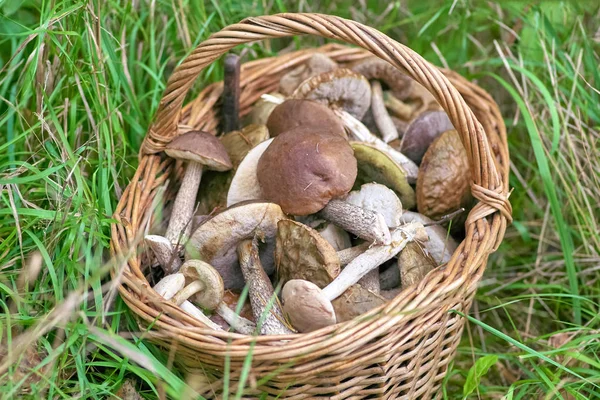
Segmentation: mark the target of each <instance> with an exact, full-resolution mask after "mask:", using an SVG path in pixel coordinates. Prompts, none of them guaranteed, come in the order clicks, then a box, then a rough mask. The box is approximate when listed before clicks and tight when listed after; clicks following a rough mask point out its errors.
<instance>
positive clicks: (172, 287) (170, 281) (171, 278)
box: [154, 273, 222, 331]
mask: <svg viewBox="0 0 600 400" xmlns="http://www.w3.org/2000/svg"><path fill="white" fill-rule="evenodd" d="M184 285H185V276H184V275H183V274H179V273H177V274H172V275H167V276H165V277H164V278H162V279H161V280H160V281H159V282H158V283H157V284H156V285H155V286H154V291H155V292H156V293H158V294H159V295H160V296H162V297H163V298H164V299H165V300H171V299H172V298H173V296H175V295H176V294H177V292H179V291H180V290H181V289H183V288H184ZM177 305H178V306H179V307H180V308H181V309H182V310H183V311H185V312H186V313H188V314H190V315H191V316H192V317H194V318H196V319H197V320H198V321H200V322H202V323H203V324H204V325H206V326H207V327H209V328H211V329H215V330H218V331H221V330H222V329H221V327H220V326H219V325H217V324H215V323H214V322H212V321H211V320H210V319H209V318H208V317H207V316H206V315H204V313H203V312H202V311H200V310H199V309H198V308H197V307H196V306H194V305H193V304H192V303H190V302H189V301H188V300H187V299H184V300H182V302H181V303H180V304H177Z"/></svg>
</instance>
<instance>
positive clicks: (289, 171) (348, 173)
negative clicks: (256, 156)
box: [257, 131, 389, 243]
mask: <svg viewBox="0 0 600 400" xmlns="http://www.w3.org/2000/svg"><path fill="white" fill-rule="evenodd" d="M257 176H258V182H259V184H260V187H261V189H262V196H263V197H264V198H266V199H268V200H270V201H273V202H275V203H277V204H279V205H280V206H281V208H282V209H283V211H284V212H286V213H288V214H292V215H308V214H313V213H315V212H317V211H319V210H322V211H321V216H322V217H323V218H325V219H327V220H329V221H331V222H333V223H334V224H336V225H338V226H340V227H341V228H343V229H344V230H346V231H349V232H351V233H354V234H355V235H357V236H359V237H361V238H363V239H365V240H370V241H372V242H378V243H389V230H388V229H387V227H386V226H385V222H384V221H383V217H381V216H380V215H377V214H376V213H373V212H370V211H367V210H362V209H360V208H359V207H356V206H353V205H351V204H348V203H345V202H343V201H339V200H335V198H336V197H339V196H343V195H345V194H346V193H348V191H350V188H351V187H352V185H353V184H354V180H355V178H356V159H355V158H354V155H353V151H352V147H350V145H349V144H348V142H347V141H346V140H344V139H343V138H341V137H339V136H337V135H331V134H327V133H319V132H305V133H303V134H301V135H298V134H296V133H294V132H293V131H288V132H286V133H283V134H281V135H279V136H277V137H276V138H275V139H273V142H272V143H271V145H270V146H269V147H268V149H267V150H266V151H265V152H264V153H263V155H262V157H261V158H260V160H259V162H258V168H257Z"/></svg>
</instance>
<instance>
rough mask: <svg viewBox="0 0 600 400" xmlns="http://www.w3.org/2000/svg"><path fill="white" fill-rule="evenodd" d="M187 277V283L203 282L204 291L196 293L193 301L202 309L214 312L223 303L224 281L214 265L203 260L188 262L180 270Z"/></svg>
mask: <svg viewBox="0 0 600 400" xmlns="http://www.w3.org/2000/svg"><path fill="white" fill-rule="evenodd" d="M180 272H181V273H182V274H183V276H185V283H186V285H189V284H190V283H192V282H194V281H201V282H202V283H203V284H204V289H203V290H201V291H200V292H198V293H196V294H195V295H194V297H193V300H194V301H195V302H196V303H197V304H199V305H200V306H201V307H202V308H206V309H208V310H214V309H215V308H217V306H218V305H219V303H221V302H222V301H223V291H224V290H225V289H224V287H223V279H222V278H221V275H220V274H219V272H218V271H217V270H216V269H214V268H213V266H212V265H210V264H208V263H206V262H204V261H201V260H188V261H186V262H185V263H184V264H183V265H182V266H181V269H180Z"/></svg>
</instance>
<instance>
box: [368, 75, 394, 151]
mask: <svg viewBox="0 0 600 400" xmlns="http://www.w3.org/2000/svg"><path fill="white" fill-rule="evenodd" d="M371 111H372V112H373V119H374V121H375V125H377V129H378V130H379V133H380V134H381V138H382V139H383V141H384V142H386V143H389V142H391V141H392V140H394V139H398V137H399V135H398V130H397V129H396V125H394V121H392V119H391V118H390V115H389V114H388V112H387V110H386V109H385V104H384V102H383V90H382V89H381V83H379V82H378V81H373V82H371Z"/></svg>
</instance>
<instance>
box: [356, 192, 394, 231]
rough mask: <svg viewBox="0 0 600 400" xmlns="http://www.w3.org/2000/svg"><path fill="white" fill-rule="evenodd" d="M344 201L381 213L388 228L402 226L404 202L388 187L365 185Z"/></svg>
mask: <svg viewBox="0 0 600 400" xmlns="http://www.w3.org/2000/svg"><path fill="white" fill-rule="evenodd" d="M344 201H345V202H347V203H350V204H354V205H355V206H359V207H362V208H364V209H366V210H371V211H375V212H378V213H380V214H381V215H383V218H384V219H385V223H386V225H387V226H388V227H390V228H392V227H396V226H399V225H400V217H402V202H401V201H400V199H399V198H398V196H397V195H396V193H394V191H393V190H391V189H390V188H388V187H387V186H384V185H381V184H379V183H365V184H364V185H362V186H361V187H360V190H353V191H352V192H350V193H348V195H347V196H346V197H345V198H344Z"/></svg>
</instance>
